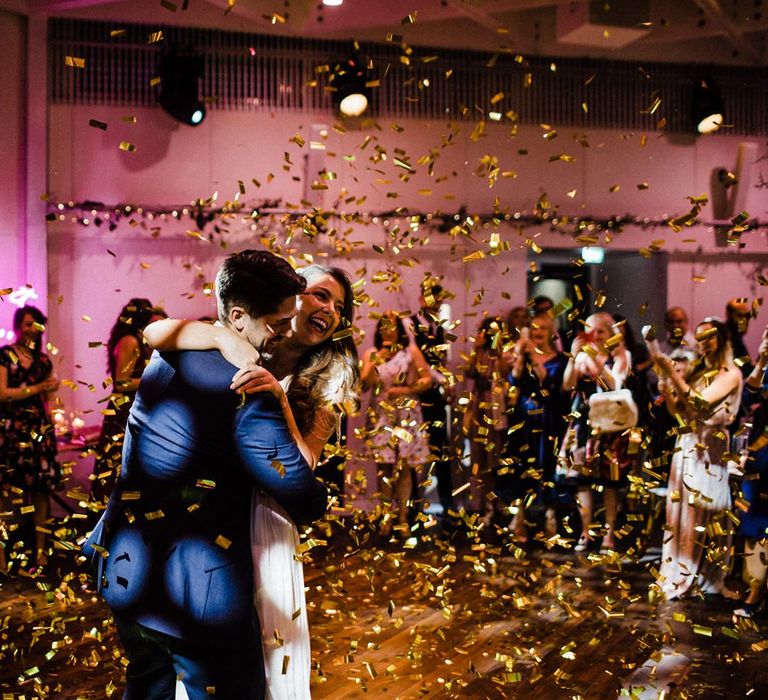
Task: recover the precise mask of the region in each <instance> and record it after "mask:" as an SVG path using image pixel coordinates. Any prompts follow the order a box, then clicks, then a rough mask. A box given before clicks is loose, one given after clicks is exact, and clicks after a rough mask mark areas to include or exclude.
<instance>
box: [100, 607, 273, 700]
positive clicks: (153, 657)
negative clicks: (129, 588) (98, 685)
mask: <svg viewBox="0 0 768 700" xmlns="http://www.w3.org/2000/svg"><path fill="white" fill-rule="evenodd" d="M115 624H116V626H117V631H118V634H119V635H120V641H121V642H122V644H123V648H124V649H125V655H126V657H127V658H128V661H129V664H128V669H127V671H126V689H125V694H124V695H123V698H124V700H174V698H175V695H176V679H177V678H179V679H180V680H181V682H182V683H183V684H184V688H185V690H186V691H187V696H188V697H189V700H210V699H211V698H220V699H221V700H233V699H234V698H237V699H238V700H240V699H243V700H246V699H250V700H263V698H264V696H265V692H266V691H265V682H264V662H263V659H262V654H261V644H260V643H259V644H258V645H257V642H258V641H259V640H258V639H257V634H256V633H255V632H254V634H253V635H251V638H250V639H242V640H241V641H240V643H237V644H232V643H231V642H227V643H226V644H222V645H220V646H219V645H216V646H214V645H213V644H212V643H211V642H206V643H203V642H202V641H197V642H195V641H189V640H182V639H177V638H176V637H171V636H169V635H167V634H163V633H161V632H156V631H155V630H152V629H149V628H148V627H144V626H143V625H140V624H138V623H137V622H135V621H133V620H131V619H129V618H119V617H117V616H115Z"/></svg>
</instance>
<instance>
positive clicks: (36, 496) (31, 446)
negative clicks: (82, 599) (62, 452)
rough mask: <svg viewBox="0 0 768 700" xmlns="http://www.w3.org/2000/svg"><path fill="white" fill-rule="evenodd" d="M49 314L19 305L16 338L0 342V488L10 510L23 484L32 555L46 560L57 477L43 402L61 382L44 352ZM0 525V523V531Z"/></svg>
mask: <svg viewBox="0 0 768 700" xmlns="http://www.w3.org/2000/svg"><path fill="white" fill-rule="evenodd" d="M46 321H47V319H46V317H45V315H44V314H43V312H42V311H40V309H38V308H36V307H34V306H22V307H21V308H19V309H17V310H16V313H15V314H14V316H13V331H14V338H15V340H14V342H13V343H12V344H10V345H5V346H3V347H1V348H0V490H1V493H2V498H1V499H0V500H1V501H2V503H1V504H0V507H2V510H3V511H6V512H7V511H9V510H10V506H11V500H14V501H15V500H16V498H17V495H16V494H15V493H14V494H13V495H12V494H11V491H10V489H12V488H17V489H21V491H22V497H23V501H24V504H25V505H30V506H32V507H33V508H34V511H33V513H32V523H33V526H34V529H35V534H34V543H35V551H34V559H35V562H36V563H37V564H38V565H39V566H44V565H45V564H47V563H48V552H47V551H46V533H45V529H46V528H45V524H46V522H47V521H48V519H49V518H50V494H51V493H52V492H53V491H54V490H55V489H56V487H57V486H58V485H59V482H60V480H61V469H60V467H59V463H58V461H57V459H56V454H57V452H56V433H55V431H54V428H53V425H52V423H51V419H50V416H49V414H48V408H47V405H46V402H47V400H48V398H49V397H50V395H51V394H52V393H53V392H54V391H56V389H57V388H58V385H59V382H58V379H57V378H56V376H55V374H54V372H53V365H52V364H51V360H50V359H49V357H48V355H46V354H45V353H44V352H43V332H44V330H45V323H46ZM1 533H2V529H1V528H0V534H1ZM5 546H6V542H4V541H3V542H0V569H1V570H3V571H6V570H7V564H8V562H7V559H8V557H6V553H5Z"/></svg>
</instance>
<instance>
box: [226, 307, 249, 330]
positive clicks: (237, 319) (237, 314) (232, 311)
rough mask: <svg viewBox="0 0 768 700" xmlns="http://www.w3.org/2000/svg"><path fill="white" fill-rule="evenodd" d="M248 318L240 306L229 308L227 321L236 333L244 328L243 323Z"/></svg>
mask: <svg viewBox="0 0 768 700" xmlns="http://www.w3.org/2000/svg"><path fill="white" fill-rule="evenodd" d="M247 318H248V313H247V312H246V310H245V309H244V308H243V307H242V306H231V307H230V308H229V313H228V314H227V320H228V321H229V325H230V326H232V328H234V330H236V331H237V332H238V333H239V332H240V331H242V330H243V328H244V327H245V322H246V320H247Z"/></svg>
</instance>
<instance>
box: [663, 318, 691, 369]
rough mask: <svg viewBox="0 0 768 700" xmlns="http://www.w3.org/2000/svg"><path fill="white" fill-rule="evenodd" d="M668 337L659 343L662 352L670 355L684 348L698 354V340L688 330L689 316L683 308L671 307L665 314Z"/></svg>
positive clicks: (665, 328) (665, 327)
mask: <svg viewBox="0 0 768 700" xmlns="http://www.w3.org/2000/svg"><path fill="white" fill-rule="evenodd" d="M664 330H665V331H666V335H665V337H664V338H662V339H661V340H660V341H659V346H660V347H661V351H662V352H663V353H665V354H667V355H669V354H670V353H671V352H672V351H673V350H675V349H679V348H682V349H684V350H687V351H688V352H690V353H691V359H693V357H694V355H695V354H696V338H694V337H693V334H692V333H691V332H690V331H689V330H688V314H687V313H686V312H685V309H684V308H682V307H681V306H670V307H669V308H668V309H667V310H666V312H665V313H664Z"/></svg>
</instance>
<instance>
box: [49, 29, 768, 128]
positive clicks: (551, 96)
mask: <svg viewBox="0 0 768 700" xmlns="http://www.w3.org/2000/svg"><path fill="white" fill-rule="evenodd" d="M120 29H121V32H120V33H119V34H118V35H116V36H114V35H113V32H114V30H115V25H114V24H113V23H107V22H92V21H83V20H69V19H52V20H50V24H49V33H48V36H49V47H50V51H49V61H50V80H49V90H50V94H49V99H50V101H51V102H52V103H57V104H61V103H64V104H93V105H99V104H103V105H120V106H137V107H147V106H154V105H156V104H157V92H158V88H157V87H153V85H152V81H153V78H155V77H156V75H157V64H158V60H159V56H160V53H161V50H162V47H163V46H164V45H166V44H168V43H172V44H176V45H180V46H185V47H194V48H195V50H196V51H197V52H199V53H200V54H201V55H202V56H203V57H204V60H205V73H204V79H203V84H202V94H203V96H204V97H205V98H206V100H207V102H208V107H209V109H213V110H216V109H223V110H266V111H303V112H328V113H331V112H332V111H333V104H332V100H331V95H330V93H329V92H328V91H327V90H326V89H325V86H326V85H327V73H324V72H322V69H321V67H322V66H323V65H325V64H333V63H334V62H336V61H338V60H339V59H340V58H343V57H344V56H345V55H348V54H349V51H350V44H349V43H347V42H340V41H325V40H313V39H297V38H293V37H276V36H264V35H254V34H244V33H236V32H224V31H218V30H208V29H191V28H188V27H164V28H162V32H163V34H162V36H163V39H162V41H158V42H154V43H149V39H150V37H151V36H153V35H154V37H157V35H156V34H155V33H156V32H158V31H160V30H159V29H158V27H156V26H151V25H126V26H123V27H121V28H120ZM361 48H362V51H363V53H364V54H367V55H368V56H370V57H371V58H372V59H373V61H374V65H375V73H374V76H373V77H374V78H375V79H377V80H378V81H379V82H380V86H379V87H378V88H375V89H373V90H372V100H371V106H370V108H369V114H370V115H371V116H374V117H383V118H408V117H412V118H423V119H454V120H458V119H463V120H472V121H479V120H482V119H487V118H489V113H490V112H492V111H498V112H502V113H507V112H510V111H511V112H514V113H515V114H517V115H518V118H519V121H520V122H521V123H524V124H542V123H544V124H551V125H553V126H558V127H564V126H570V127H575V128H583V129H588V128H599V127H603V128H619V129H629V130H643V131H652V130H655V129H657V128H659V124H660V122H661V121H662V120H663V122H664V128H665V129H666V130H667V131H673V132H686V131H690V126H689V120H690V113H691V96H692V90H693V84H694V81H693V76H695V75H700V74H701V73H700V70H701V69H700V67H697V66H692V65H679V64H662V63H656V64H647V63H644V64H638V63H629V62H617V61H605V60H590V59H572V58H557V59H555V58H552V59H550V58H545V57H540V56H531V57H519V56H513V55H510V54H498V55H493V54H490V53H481V52H470V51H450V50H445V49H439V50H438V49H427V48H422V47H419V48H416V49H414V50H413V53H412V54H410V55H408V56H406V55H405V54H403V52H402V50H401V48H400V47H399V46H397V45H388V44H364V45H362V47H361ZM67 57H76V58H82V59H84V60H85V67H84V68H82V69H81V68H76V67H71V66H68V65H67V63H68V62H69V63H71V62H72V61H71V60H70V61H67ZM405 59H407V64H406V60H405ZM707 74H708V75H709V76H711V77H713V78H714V79H715V80H716V81H717V83H718V85H719V86H720V90H721V93H722V97H723V100H724V102H725V107H726V121H727V124H728V126H729V128H725V129H721V131H720V133H726V134H736V135H751V136H760V135H765V134H767V133H768V72H767V71H765V70H764V69H760V68H754V69H753V68H734V67H728V68H726V67H719V68H715V69H709V70H708V71H707ZM313 83H314V84H315V86H314V87H313ZM501 94H503V97H501V98H499V97H498V96H499V95H501ZM494 100H496V101H494Z"/></svg>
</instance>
